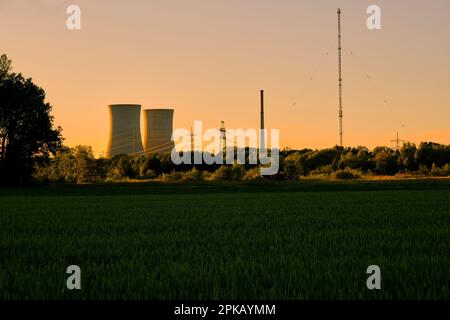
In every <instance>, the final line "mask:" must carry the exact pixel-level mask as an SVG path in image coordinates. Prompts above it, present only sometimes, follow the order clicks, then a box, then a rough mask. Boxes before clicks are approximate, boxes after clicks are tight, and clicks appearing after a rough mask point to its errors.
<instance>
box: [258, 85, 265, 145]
mask: <svg viewBox="0 0 450 320" xmlns="http://www.w3.org/2000/svg"><path fill="white" fill-rule="evenodd" d="M260 93H261V116H260V117H261V118H260V120H261V136H260V141H259V148H260V149H264V148H265V146H266V136H265V131H264V90H261V92H260Z"/></svg>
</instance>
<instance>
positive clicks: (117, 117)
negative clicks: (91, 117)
mask: <svg viewBox="0 0 450 320" xmlns="http://www.w3.org/2000/svg"><path fill="white" fill-rule="evenodd" d="M108 107H109V123H110V131H109V142H108V151H107V154H106V156H107V157H108V158H110V157H113V156H115V155H117V154H129V153H136V152H142V140H141V106H140V105H138V104H114V105H110V106H108Z"/></svg>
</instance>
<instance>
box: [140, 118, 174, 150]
mask: <svg viewBox="0 0 450 320" xmlns="http://www.w3.org/2000/svg"><path fill="white" fill-rule="evenodd" d="M173 113H174V110H173V109H148V110H144V151H145V152H146V153H168V152H171V151H172V149H173V148H174V142H173V141H172V131H173Z"/></svg>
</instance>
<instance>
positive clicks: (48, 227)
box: [0, 180, 450, 299]
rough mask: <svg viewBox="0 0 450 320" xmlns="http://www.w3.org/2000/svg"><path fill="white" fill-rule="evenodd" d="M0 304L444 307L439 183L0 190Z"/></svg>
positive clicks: (449, 211) (448, 266) (449, 291)
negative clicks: (75, 283)
mask: <svg viewBox="0 0 450 320" xmlns="http://www.w3.org/2000/svg"><path fill="white" fill-rule="evenodd" d="M69 265H78V266H80V268H81V270H82V271H81V272H82V273H81V278H82V280H81V282H82V290H79V291H77V290H73V291H69V290H67V288H66V279H67V277H68V276H69V275H68V274H66V268H67V267H68V266H69ZM370 265H378V266H380V268H381V275H382V276H381V278H382V290H373V291H370V290H368V289H367V287H366V280H367V277H368V276H369V275H368V274H367V273H366V269H367V267H368V266H370ZM0 299H450V181H449V180H434V181H433V180H423V181H365V182H315V181H304V182H297V183H287V182H286V183H275V182H274V183H259V184H257V183H253V184H231V183H230V184H225V183H224V184H217V183H216V184H208V183H203V184H197V185H195V184H194V185H188V184H187V185H159V184H156V183H153V184H151V183H149V184H129V185H91V186H50V187H41V188H27V189H0Z"/></svg>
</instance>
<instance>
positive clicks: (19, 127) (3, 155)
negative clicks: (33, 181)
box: [0, 55, 62, 184]
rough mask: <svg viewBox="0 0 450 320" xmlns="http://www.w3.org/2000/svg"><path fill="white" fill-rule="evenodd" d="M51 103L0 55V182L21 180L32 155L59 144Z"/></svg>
mask: <svg viewBox="0 0 450 320" xmlns="http://www.w3.org/2000/svg"><path fill="white" fill-rule="evenodd" d="M51 111H52V106H51V105H50V104H49V103H46V102H45V91H44V90H43V89H42V88H40V87H38V86H36V85H35V84H34V83H33V81H32V79H31V78H28V79H25V78H24V77H23V76H22V75H21V74H16V73H11V61H10V60H8V58H7V57H6V55H2V56H1V57H0V183H4V184H5V183H6V184H24V183H27V182H28V181H29V179H30V177H31V175H32V173H33V159H34V158H35V157H38V156H40V157H48V156H49V155H50V154H54V153H55V152H56V151H57V150H59V149H60V148H61V147H62V136H61V128H60V127H57V128H55V127H54V126H53V116H52V115H51Z"/></svg>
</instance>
